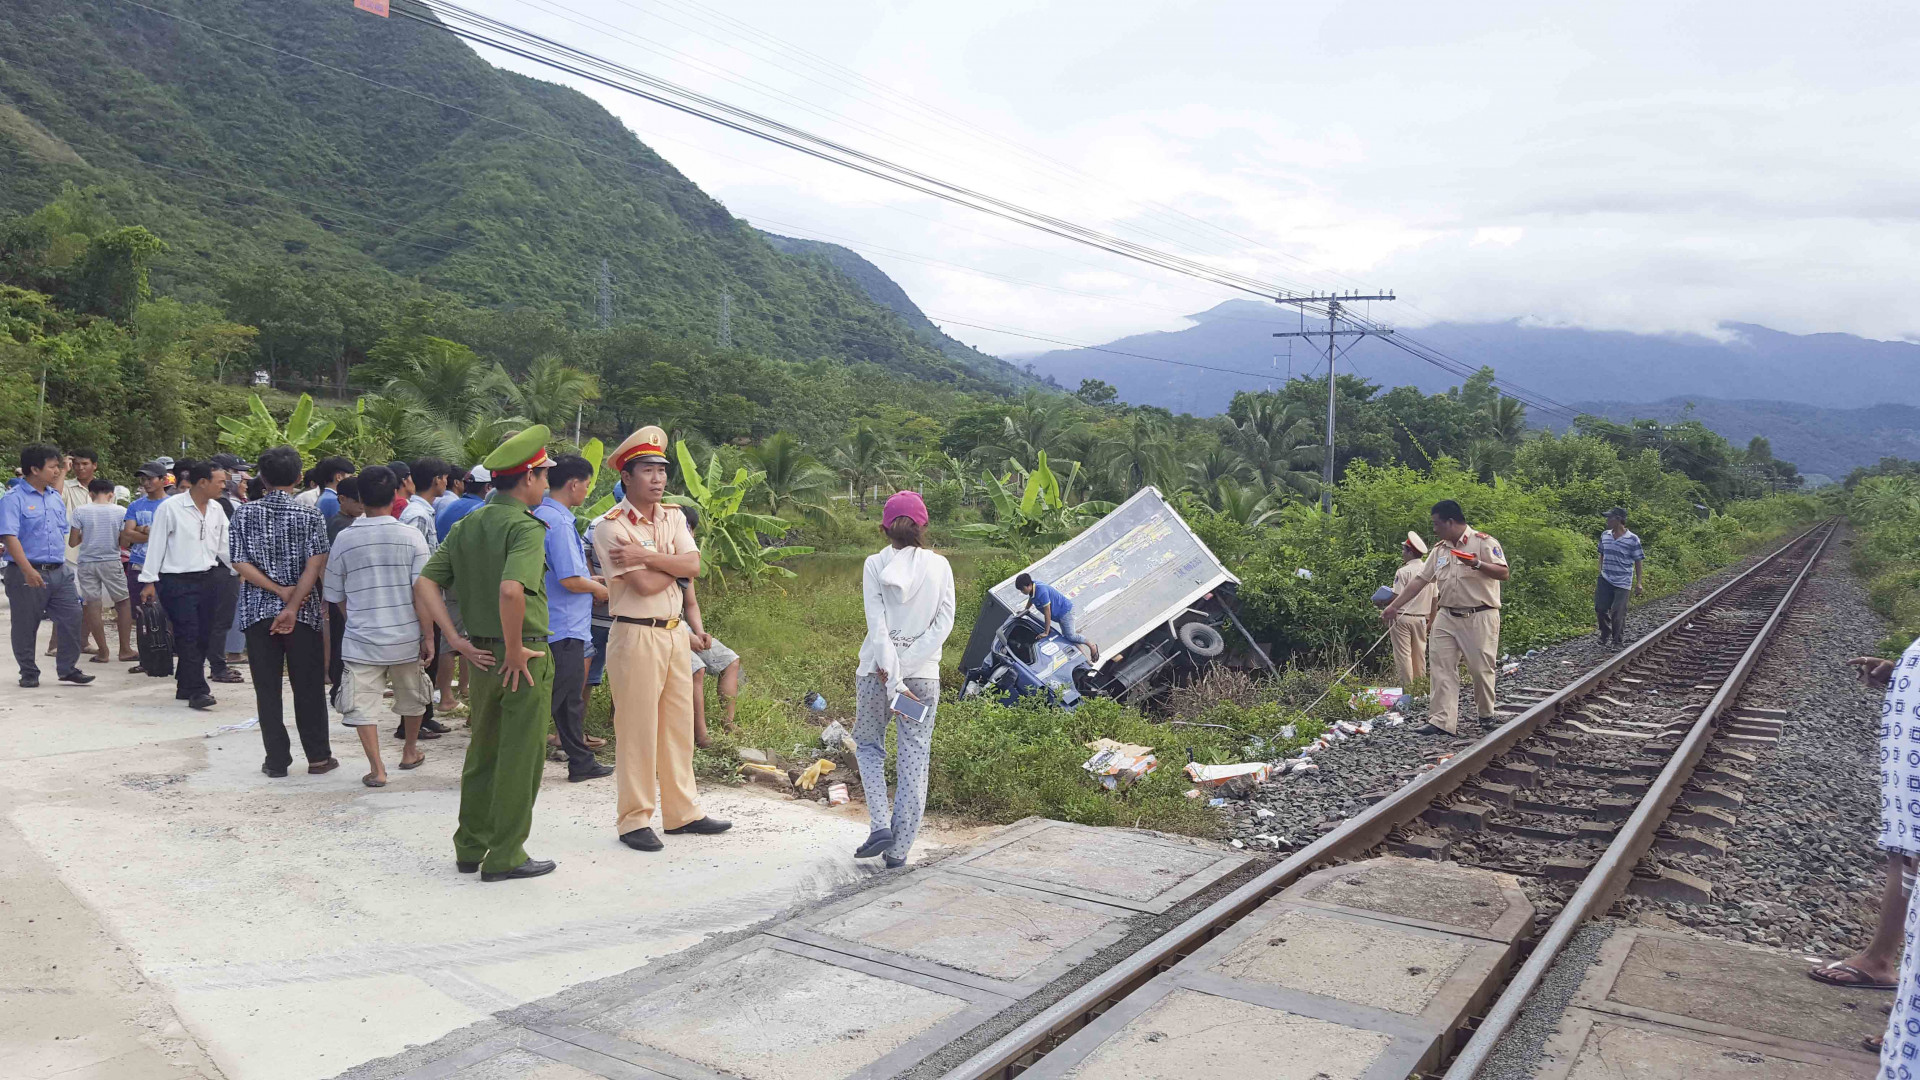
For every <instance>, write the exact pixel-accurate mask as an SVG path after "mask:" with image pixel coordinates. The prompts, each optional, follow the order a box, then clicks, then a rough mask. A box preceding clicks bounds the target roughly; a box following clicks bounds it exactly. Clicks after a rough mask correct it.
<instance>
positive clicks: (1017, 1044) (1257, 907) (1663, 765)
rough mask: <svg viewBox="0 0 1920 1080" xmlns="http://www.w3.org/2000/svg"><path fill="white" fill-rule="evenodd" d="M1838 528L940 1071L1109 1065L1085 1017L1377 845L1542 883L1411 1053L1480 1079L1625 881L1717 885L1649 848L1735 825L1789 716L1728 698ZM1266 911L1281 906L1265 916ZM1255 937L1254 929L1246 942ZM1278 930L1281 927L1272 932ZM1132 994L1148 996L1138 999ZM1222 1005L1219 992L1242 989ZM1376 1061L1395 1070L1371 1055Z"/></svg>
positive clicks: (1530, 887) (1701, 849) (1664, 893)
mask: <svg viewBox="0 0 1920 1080" xmlns="http://www.w3.org/2000/svg"><path fill="white" fill-rule="evenodd" d="M1835 527H1836V526H1835V524H1834V523H1831V522H1829V523H1823V524H1821V525H1818V526H1816V527H1814V528H1813V529H1811V530H1809V531H1807V532H1806V533H1803V534H1801V535H1800V536H1797V537H1795V538H1794V539H1793V540H1791V541H1789V542H1788V543H1787V544H1785V545H1784V546H1782V547H1781V548H1780V549H1779V550H1778V551H1776V552H1774V553H1773V554H1772V555H1771V556H1769V557H1768V558H1766V559H1764V560H1762V561H1761V562H1759V563H1757V564H1755V565H1754V566H1753V567H1751V568H1750V569H1748V570H1747V571H1746V572H1745V573H1743V574H1741V575H1740V576H1738V577H1736V578H1734V579H1732V580H1730V581H1728V582H1727V583H1726V584H1725V585H1723V586H1722V587H1721V588H1719V589H1718V590H1716V591H1714V592H1713V593H1711V594H1709V595H1708V596H1706V597H1705V598H1703V599H1702V600H1701V601H1700V602H1699V603H1697V604H1695V605H1693V606H1692V607H1690V608H1688V609H1687V610H1686V611H1684V612H1682V613H1680V614H1679V615H1677V616H1675V617H1674V618H1673V619H1671V620H1669V621H1668V622H1667V623H1666V624H1664V625H1662V626H1661V627H1660V628H1659V629H1657V630H1655V631H1654V632H1652V633H1650V634H1648V635H1647V636H1645V637H1644V638H1642V639H1640V640H1639V641H1637V642H1635V643H1634V644H1633V645H1631V646H1629V647H1628V648H1627V649H1625V650H1623V651H1622V652H1621V653H1619V654H1618V655H1616V656H1614V657H1613V658H1612V659H1610V660H1608V661H1607V662H1605V663H1603V664H1601V665H1600V666H1598V667H1596V668H1594V669H1592V670H1590V671H1588V672H1587V673H1585V674H1584V675H1582V676H1581V677H1580V678H1579V679H1577V680H1575V681H1574V682H1573V683H1571V684H1570V685H1568V686H1566V687H1564V688H1561V689H1557V690H1553V689H1545V688H1522V689H1521V690H1520V691H1519V692H1518V693H1517V695H1516V696H1518V697H1520V698H1521V699H1523V700H1521V701H1518V702H1514V703H1513V704H1510V705H1506V706H1503V709H1505V710H1506V711H1507V713H1509V714H1511V715H1510V718H1509V719H1506V720H1505V721H1504V722H1503V723H1500V724H1499V725H1498V726H1497V727H1495V728H1493V729H1492V730H1490V731H1488V732H1487V734H1486V735H1485V736H1484V737H1483V738H1481V739H1480V740H1479V741H1478V742H1476V743H1474V744H1473V745H1472V746H1470V747H1468V748H1466V749H1464V750H1462V751H1460V752H1459V753H1457V754H1456V755H1455V756H1453V757H1452V758H1451V759H1449V760H1447V761H1444V762H1442V763H1440V764H1439V765H1438V766H1437V767H1435V768H1434V769H1433V770H1431V771H1429V772H1426V773H1424V774H1422V775H1421V776H1419V777H1417V778H1416V779H1414V780H1413V781H1411V782H1409V783H1408V784H1406V785H1405V786H1403V787H1401V788H1400V789H1398V790H1396V791H1393V792H1390V793H1382V794H1381V795H1380V796H1379V797H1378V800H1377V801H1376V802H1374V803H1373V805H1372V806H1371V807H1369V808H1368V809H1367V810H1365V811H1363V812H1362V813H1360V814H1358V815H1355V816H1354V817H1352V818H1350V819H1348V820H1347V821H1346V822H1344V823H1343V824H1341V825H1340V826H1339V827H1337V828H1335V829H1333V830H1332V831H1331V832H1329V833H1327V834H1326V835H1325V836H1323V837H1321V838H1320V839H1319V840H1317V841H1315V842H1314V843H1312V844H1310V845H1309V846H1307V847H1305V848H1303V849H1301V850H1300V851H1298V852H1296V853H1295V854H1294V855H1293V856H1291V857H1290V858H1288V859H1286V860H1285V861H1283V862H1281V863H1279V864H1277V865H1275V866H1273V867H1272V868H1270V869H1268V870H1267V871H1265V872H1264V873H1262V874H1260V875H1259V876H1257V877H1255V878H1253V879H1252V880H1250V881H1248V882H1247V883H1246V884H1244V885H1243V886H1241V887H1240V888H1239V889H1237V890H1235V891H1234V892H1232V893H1230V894H1228V895H1226V896H1224V897H1222V898H1221V899H1220V900H1219V901H1217V902H1216V903H1214V904H1213V905H1211V906H1210V907H1208V908H1207V909H1206V910H1204V911H1202V912H1200V913H1199V914H1197V915H1195V916H1194V917H1193V918H1191V919H1189V920H1187V921H1186V922H1185V923H1182V924H1181V925H1179V926H1178V927H1176V928H1175V929H1174V930H1172V931H1171V932H1169V933H1168V934H1166V935H1164V936H1163V937H1161V938H1159V939H1158V940H1156V941H1155V942H1153V943H1152V944H1150V945H1149V946H1147V947H1146V948H1144V949H1142V950H1140V951H1139V952H1138V953H1135V954H1134V955H1133V956H1132V957H1130V958H1129V959H1128V960H1126V961H1124V962H1122V963H1121V964H1119V965H1116V966H1115V967H1113V968H1111V969H1109V970H1108V971H1106V972H1105V973H1103V974H1102V975H1101V976H1099V977H1098V978H1096V979H1094V980H1093V981H1091V982H1089V983H1087V984H1086V985H1085V986H1083V987H1081V988H1080V989H1078V990H1076V991H1074V992H1073V993H1071V994H1069V995H1068V996H1067V997H1065V998H1063V999H1062V1000H1060V1001H1059V1002H1057V1003H1055V1004H1054V1005H1053V1006H1051V1007H1049V1008H1048V1009H1046V1010H1045V1011H1043V1012H1041V1013H1040V1014H1038V1015H1036V1016H1035V1017H1033V1018H1032V1019H1031V1020H1029V1021H1028V1022H1026V1023H1025V1024H1022V1025H1021V1026H1020V1027H1018V1028H1016V1029H1015V1030H1013V1031H1011V1032H1009V1033H1008V1034H1007V1035H1005V1036H1004V1037H1002V1038H1001V1039H999V1040H997V1041H996V1042H994V1043H993V1044H992V1045H990V1046H988V1047H987V1048H986V1049H984V1050H982V1051H980V1052H979V1053H977V1054H975V1055H974V1056H973V1057H972V1058H970V1059H968V1060H967V1061H966V1062H964V1063H962V1064H961V1065H959V1066H958V1067H956V1068H954V1069H952V1070H950V1071H949V1072H947V1073H946V1074H945V1077H944V1080H988V1078H992V1080H1007V1078H1011V1077H1015V1076H1020V1075H1022V1074H1023V1073H1028V1072H1033V1073H1034V1075H1035V1076H1049V1077H1051V1076H1055V1075H1062V1076H1065V1075H1074V1076H1093V1075H1099V1074H1100V1072H1101V1071H1103V1070H1102V1068H1101V1067H1099V1066H1094V1065H1091V1064H1089V1065H1087V1066H1085V1067H1082V1066H1080V1065H1078V1064H1076V1063H1075V1062H1076V1061H1077V1060H1078V1059H1080V1058H1082V1057H1083V1056H1084V1054H1085V1052H1086V1051H1087V1050H1089V1049H1090V1048H1092V1047H1094V1046H1095V1045H1096V1043H1097V1042H1098V1041H1099V1039H1098V1038H1095V1036H1099V1037H1100V1038H1105V1037H1107V1036H1108V1035H1114V1033H1115V1032H1116V1031H1117V1025H1116V1024H1114V1023H1109V1024H1107V1025H1105V1028H1104V1033H1103V1032H1094V1031H1088V1030H1087V1029H1088V1028H1089V1027H1090V1026H1091V1025H1094V1024H1095V1023H1096V1022H1097V1021H1099V1020H1100V1018H1101V1017H1103V1016H1105V1015H1107V1014H1108V1013H1110V1012H1112V1013H1114V1014H1115V1015H1116V1016H1121V1015H1127V1014H1138V1012H1139V1009H1140V1008H1141V1006H1140V1005H1139V1001H1145V1000H1149V999H1152V1000H1156V1001H1158V1000H1162V998H1161V996H1162V995H1166V994H1167V993H1168V992H1169V989H1168V988H1169V987H1170V986H1172V985H1173V982H1172V981H1169V980H1173V981H1178V980H1179V979H1181V978H1184V979H1185V982H1184V983H1181V985H1183V986H1189V987H1191V986H1195V985H1200V986H1202V987H1204V985H1205V984H1204V981H1201V982H1198V983H1196V977H1195V976H1193V975H1191V974H1186V975H1183V974H1182V973H1183V972H1186V971H1188V970H1189V969H1191V968H1192V967H1193V964H1192V963H1191V962H1189V963H1186V964H1184V965H1183V963H1182V962H1183V961H1188V960H1189V958H1190V957H1192V956H1193V955H1194V954H1195V953H1197V952H1200V951H1201V950H1202V949H1204V948H1205V947H1206V946H1207V945H1208V944H1209V943H1210V942H1213V941H1215V939H1217V938H1220V937H1221V936H1222V935H1224V934H1227V933H1228V932H1229V931H1231V930H1233V928H1234V927H1235V926H1236V925H1237V924H1240V923H1241V922H1242V921H1243V920H1246V919H1248V918H1249V917H1250V916H1253V915H1255V914H1256V913H1260V912H1262V911H1263V909H1264V908H1267V905H1269V904H1272V903H1274V902H1275V901H1276V898H1278V897H1279V896H1280V895H1281V893H1282V892H1283V891H1287V890H1289V889H1290V888H1291V887H1293V886H1295V885H1296V884H1297V883H1299V882H1301V881H1302V880H1303V879H1306V878H1307V877H1308V875H1310V874H1314V873H1315V872H1316V871H1321V870H1324V869H1326V868H1329V867H1337V866H1341V865H1345V864H1355V863H1359V862H1360V861H1361V860H1368V859H1372V858H1375V857H1378V856H1381V855H1383V854H1396V855H1403V856H1406V855H1411V856H1416V857H1424V858H1427V859H1445V860H1451V861H1452V862H1455V863H1458V864H1459V865H1461V866H1463V867H1472V868H1479V869H1484V870H1492V871H1497V872H1500V873H1502V874H1510V875H1513V876H1514V877H1516V878H1517V879H1518V880H1519V881H1520V883H1521V884H1522V886H1523V888H1524V891H1525V892H1526V895H1527V899H1528V900H1529V901H1531V904H1532V909H1533V914H1532V920H1531V926H1530V928H1528V929H1524V930H1518V931H1516V932H1515V933H1514V934H1513V935H1512V943H1511V945H1510V947H1508V951H1507V952H1505V953H1504V954H1501V955H1498V956H1496V957H1495V959H1494V961H1493V962H1491V963H1489V964H1488V965H1486V967H1485V971H1484V976H1485V980H1484V985H1482V986H1480V987H1479V988H1478V989H1477V990H1475V991H1474V992H1473V995H1472V998H1471V1007H1462V1008H1460V1009H1459V1010H1458V1011H1459V1017H1458V1018H1457V1020H1456V1021H1450V1023H1452V1024H1453V1029H1452V1030H1450V1031H1448V1032H1447V1033H1446V1034H1445V1035H1444V1036H1443V1037H1442V1038H1440V1039H1439V1040H1438V1041H1437V1042H1436V1043H1435V1044H1434V1045H1435V1046H1437V1047H1439V1048H1441V1049H1440V1051H1438V1052H1437V1056H1435V1055H1436V1051H1434V1050H1428V1051H1427V1052H1426V1053H1427V1056H1426V1057H1424V1058H1422V1059H1421V1063H1420V1064H1419V1065H1418V1066H1417V1067H1416V1068H1414V1069H1410V1070H1408V1071H1411V1072H1421V1073H1431V1074H1435V1075H1437V1074H1438V1073H1440V1072H1442V1071H1444V1076H1445V1080H1472V1078H1473V1077H1475V1076H1477V1075H1479V1074H1480V1071H1481V1069H1482V1068H1483V1066H1484V1065H1485V1064H1486V1062H1487V1060H1488V1056H1489V1054H1490V1053H1491V1052H1492V1050H1493V1048H1494V1047H1495V1045H1496V1044H1497V1043H1498V1042H1499V1040H1500V1039H1501V1037H1502V1036H1503V1035H1504V1034H1506V1032H1507V1031H1508V1030H1509V1029H1510V1028H1511V1026H1512V1025H1513V1023H1514V1021H1515V1019H1516V1018H1517V1017H1518V1016H1519V1015H1520V1012H1521V1010H1522V1008H1523V1007H1524V1006H1525V1004H1526V1002H1527V1001H1528V999H1529V998H1530V996H1531V995H1532V994H1533V993H1534V992H1535V990H1536V988H1537V987H1539V985H1540V983H1541V981H1542V979H1543V977H1544V976H1545V975H1546V973H1547V971H1548V969H1549V968H1550V967H1551V966H1552V964H1553V962H1554V960H1555V958H1556V957H1558V956H1559V955H1560V953H1561V951H1562V949H1563V948H1564V947H1565V946H1566V945H1567V943H1568V941H1569V940H1570V939H1571V938H1572V936H1573V935H1574V933H1575V931H1577V930H1578V929H1579V928H1580V927H1581V926H1582V925H1583V924H1585V923H1586V922H1588V921H1589V920H1590V919H1592V918H1594V917H1595V916H1598V915H1601V914H1603V913H1605V912H1606V910H1607V909H1608V907H1609V906H1610V905H1611V904H1612V903H1613V902H1614V901H1615V900H1616V899H1618V898H1619V897H1620V896H1622V895H1623V894H1625V893H1626V892H1628V891H1630V890H1631V891H1633V892H1636V893H1640V894H1643V895H1648V896H1652V897H1655V898H1660V899H1668V900H1681V901H1692V902H1698V901H1702V900H1706V899H1709V898H1710V897H1711V890H1712V887H1711V885H1710V884H1709V883H1707V882H1705V881H1702V880H1700V879H1698V878H1695V877H1693V876H1691V875H1687V874H1684V873H1680V872H1678V871H1673V870H1669V869H1665V868H1663V867H1661V866H1660V865H1659V862H1658V858H1657V852H1658V851H1660V850H1671V851H1679V852H1687V853H1693V854H1703V853H1704V854H1709V855H1711V854H1713V853H1714V852H1715V851H1717V850H1718V849H1719V843H1718V841H1717V840H1716V838H1715V837H1716V833H1718V832H1720V831H1721V830H1723V829H1725V828H1726V827H1727V826H1729V825H1731V824H1732V823H1733V820H1734V818H1735V816H1736V814H1737V811H1738V808H1739V805H1740V793H1739V791H1738V788H1739V786H1740V784H1741V783H1743V782H1744V780H1745V778H1746V776H1745V772H1744V771H1743V768H1742V766H1745V765H1748V764H1749V763H1750V762H1751V761H1752V757H1751V752H1752V751H1755V750H1757V749H1760V748H1762V747H1764V746H1765V745H1767V744H1769V743H1770V742H1771V741H1772V740H1773V739H1775V738H1777V736H1778V734H1779V730H1780V724H1781V720H1782V718H1781V717H1779V716H1777V715H1771V714H1768V713H1767V712H1765V711H1764V710H1739V709H1736V708H1735V702H1736V700H1737V698H1738V696H1739V693H1740V690H1741V687H1742V686H1743V685H1744V684H1745V682H1746V680H1747V678H1748V676H1749V675H1750V674H1751V672H1752V671H1753V669H1754V667H1755V665H1756V664H1757V662H1758V660H1759V658H1760V655H1761V653H1762V652H1763V651H1764V650H1765V648H1766V645H1767V643H1768V641H1769V640H1770V638H1771V637H1772V635H1773V634H1774V632H1775V631H1776V630H1777V629H1778V628H1779V626H1780V625H1781V624H1782V622H1783V621H1784V620H1785V618H1786V616H1787V614H1788V612H1789V611H1790V610H1791V608H1792V605H1793V603H1794V600H1795V598H1796V596H1797V595H1798V593H1799V591H1800V588H1801V586H1802V584H1803V583H1804V581H1805V580H1806V577H1807V574H1808V572H1809V571H1810V570H1811V569H1812V567H1813V565H1814V563H1815V562H1816V561H1817V560H1818V559H1819V557H1820V555H1821V553H1822V552H1823V551H1824V550H1825V548H1826V545H1827V542H1828V540H1829V539H1830V538H1831V536H1832V535H1833V532H1834V529H1835ZM1354 884H1358V882H1354ZM1483 906H1484V905H1483ZM1401 914H1403V915H1404V914H1407V912H1405V911H1402V912H1401ZM1270 916H1273V909H1268V910H1267V911H1266V912H1265V913H1264V914H1263V917H1270ZM1436 920H1437V921H1444V920H1438V917H1437V916H1436ZM1274 925H1278V924H1277V923H1275V924H1274ZM1427 925H1432V924H1427ZM1245 936H1246V932H1245V930H1244V928H1243V930H1242V931H1241V933H1239V934H1238V935H1236V936H1235V938H1234V940H1236V941H1238V940H1240V939H1243V938H1244V937H1245ZM1286 940H1287V939H1286V938H1284V937H1274V938H1272V939H1271V940H1269V941H1268V942H1267V944H1268V945H1278V944H1280V943H1283V942H1285V941H1286ZM1221 951H1222V949H1221V947H1219V946H1216V948H1215V949H1213V950H1210V951H1209V953H1207V954H1203V958H1204V957H1213V958H1215V959H1217V958H1218V957H1217V955H1216V954H1219V953H1220V952H1221ZM1496 952H1498V950H1496ZM1213 970H1216V971H1217V970H1219V969H1218V968H1217V967H1216V968H1215V969H1213ZM1412 970H1414V971H1416V972H1417V971H1418V970H1419V969H1418V968H1415V969H1412ZM1130 999H1138V1000H1134V1001H1133V1003H1132V1005H1131V1006H1129V1004H1128V1003H1129V1001H1130ZM1165 1000H1166V1001H1171V1000H1172V999H1171V998H1166V999H1165ZM1218 1004H1219V1005H1220V1006H1221V1007H1222V1008H1223V1009H1225V1006H1227V1005H1228V1004H1230V1002H1226V1001H1220V1002H1218ZM1156 1007H1158V1006H1156ZM1231 1011H1232V1010H1231V1009H1225V1013H1231ZM1223 1015H1224V1013H1223ZM1083 1033H1084V1034H1083ZM1076 1036H1080V1037H1079V1038H1076ZM1115 1037H1116V1038H1117V1037H1118V1035H1115ZM1291 1037H1305V1036H1291ZM1319 1037H1321V1038H1324V1037H1325V1036H1324V1035H1322V1036H1319ZM1145 1038H1146V1041H1147V1042H1148V1043H1152V1042H1156V1041H1159V1040H1160V1039H1163V1038H1165V1035H1164V1034H1163V1033H1160V1032H1149V1033H1147V1035H1146V1036H1145ZM1068 1059H1075V1060H1068ZM1087 1060H1088V1061H1089V1062H1091V1061H1092V1059H1091V1058H1088V1059H1087ZM1107 1067H1109V1068H1110V1067H1111V1065H1110V1063H1108V1066H1107ZM1141 1075H1145V1074H1144V1073H1143V1074H1141ZM1154 1075H1158V1074H1157V1073H1155V1074H1154ZM1356 1075H1358V1073H1356ZM1365 1075H1366V1076H1368V1077H1370V1078H1371V1077H1375V1076H1376V1075H1378V1076H1385V1075H1387V1073H1384V1072H1380V1071H1379V1069H1378V1067H1377V1066H1375V1067H1372V1068H1370V1069H1369V1070H1367V1071H1365Z"/></svg>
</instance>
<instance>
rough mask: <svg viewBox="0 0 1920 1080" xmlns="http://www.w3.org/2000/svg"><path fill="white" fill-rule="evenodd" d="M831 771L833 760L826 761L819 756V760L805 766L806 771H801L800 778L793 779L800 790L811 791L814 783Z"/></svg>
mask: <svg viewBox="0 0 1920 1080" xmlns="http://www.w3.org/2000/svg"><path fill="white" fill-rule="evenodd" d="M832 771H833V762H831V761H828V760H827V759H826V758H821V759H820V760H819V761H816V762H814V763H813V764H811V765H809V766H807V771H806V772H803V773H801V774H800V779H799V780H797V781H795V783H796V784H797V785H798V786H799V788H800V790H802V791H812V790H813V787H814V785H815V784H818V783H819V782H820V778H821V777H823V776H825V775H827V774H828V773H830V772H832Z"/></svg>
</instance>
